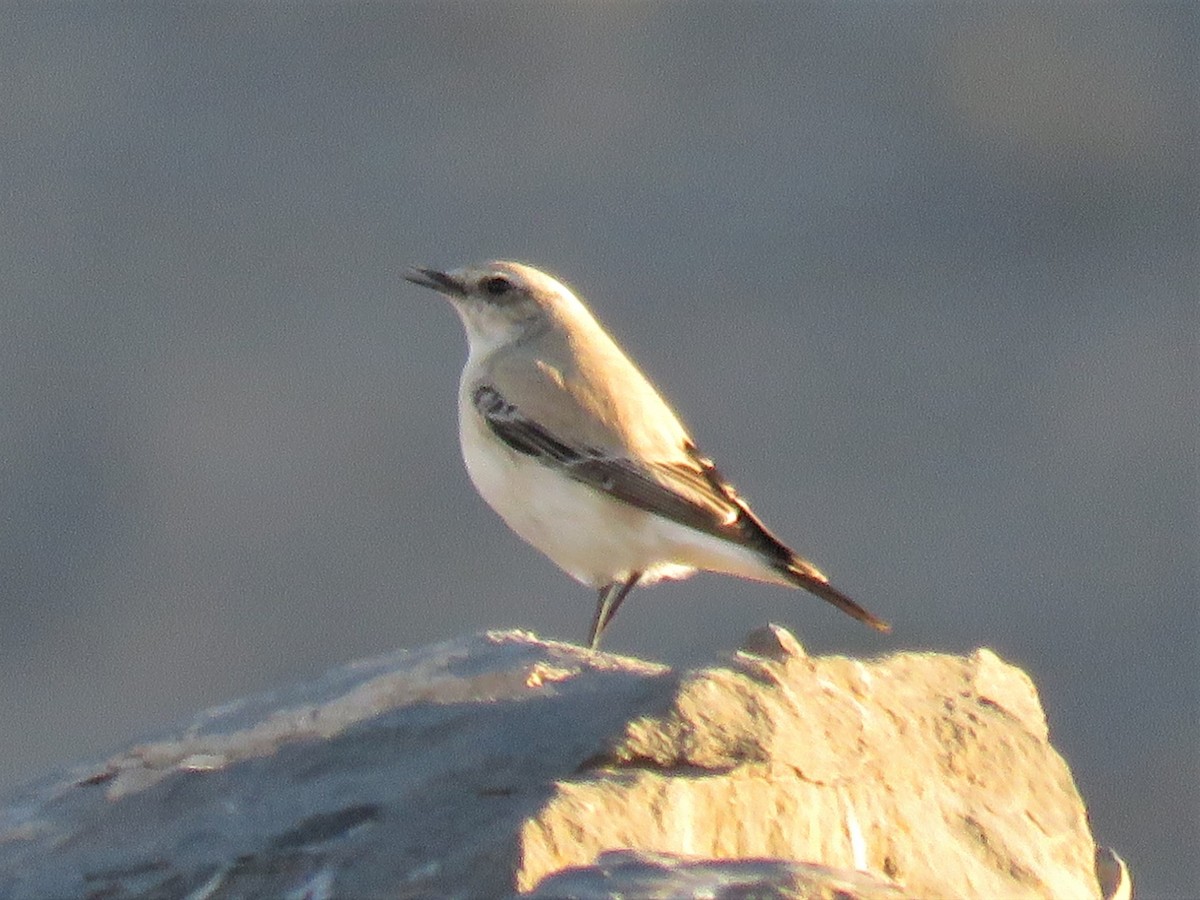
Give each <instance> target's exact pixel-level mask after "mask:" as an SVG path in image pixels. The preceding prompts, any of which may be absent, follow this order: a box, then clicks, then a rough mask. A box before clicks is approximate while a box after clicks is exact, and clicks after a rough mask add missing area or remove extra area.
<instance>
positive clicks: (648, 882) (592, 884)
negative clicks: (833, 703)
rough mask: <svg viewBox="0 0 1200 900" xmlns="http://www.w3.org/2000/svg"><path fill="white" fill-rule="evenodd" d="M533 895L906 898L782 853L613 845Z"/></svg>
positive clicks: (549, 879) (597, 899)
mask: <svg viewBox="0 0 1200 900" xmlns="http://www.w3.org/2000/svg"><path fill="white" fill-rule="evenodd" d="M525 896H527V897H530V898H531V900H561V898H563V897H570V898H571V900H612V898H619V897H637V898H639V900H652V898H674V897H712V898H715V900H723V898H729V900H734V898H737V900H745V898H751V897H752V898H754V900H830V898H837V900H904V898H905V897H906V894H905V893H904V891H902V890H901V889H900V888H899V887H897V886H896V885H894V884H892V883H891V882H888V881H883V880H881V879H878V878H875V877H874V876H871V875H868V874H867V873H865V872H852V871H847V870H844V869H831V868H829V867H828V866H818V865H815V864H813V863H799V862H790V861H787V860H782V859H717V860H714V859H690V858H688V857H684V856H680V855H678V854H675V853H644V852H638V851H635V850H609V851H607V852H605V853H601V854H600V856H599V857H598V858H597V859H596V862H595V863H594V864H593V865H590V866H579V867H578V868H572V869H563V870H561V871H559V872H555V873H554V874H552V875H548V876H546V878H544V879H543V880H542V881H541V882H539V884H538V886H537V887H536V888H534V889H533V892H532V893H531V894H526V895H525Z"/></svg>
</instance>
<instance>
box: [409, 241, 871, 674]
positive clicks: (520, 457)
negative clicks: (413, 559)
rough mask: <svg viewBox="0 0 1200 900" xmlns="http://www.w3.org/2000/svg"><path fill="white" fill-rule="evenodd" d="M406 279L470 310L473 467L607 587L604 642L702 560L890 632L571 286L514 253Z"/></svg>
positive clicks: (517, 524) (468, 451)
mask: <svg viewBox="0 0 1200 900" xmlns="http://www.w3.org/2000/svg"><path fill="white" fill-rule="evenodd" d="M404 277H405V278H406V279H407V280H408V281H410V282H412V283H414V284H417V285H420V286H422V287H426V288H431V289H433V290H434V291H437V292H438V293H440V294H442V295H443V296H444V297H445V298H447V299H448V300H449V301H450V304H451V305H452V306H453V308H454V310H455V312H457V313H458V316H459V318H460V319H461V320H462V324H463V327H464V330H465V331H466V336H467V343H468V354H467V361H466V365H465V366H464V367H463V371H462V377H461V379H460V381H459V391H458V424H459V438H460V442H461V449H462V456H463V461H464V462H465V464H466V469H467V473H468V475H469V476H470V479H471V481H472V483H473V484H474V486H475V489H476V490H477V491H478V492H479V494H480V495H481V496H482V497H483V499H484V501H486V502H487V504H488V505H489V506H491V508H492V509H493V510H494V511H495V512H496V513H497V514H498V515H499V516H500V518H501V519H503V520H504V522H505V523H506V524H507V525H508V526H509V527H510V528H511V529H512V530H513V531H514V532H516V534H517V535H519V536H520V537H521V538H523V539H524V540H525V541H526V542H527V543H529V544H531V545H532V546H533V547H535V548H536V549H537V550H540V551H541V552H542V553H543V554H545V555H546V556H547V557H549V558H550V560H551V561H552V562H554V563H555V564H556V565H557V566H558V567H559V568H560V569H562V570H563V571H564V572H566V573H567V574H568V575H569V576H571V577H572V578H574V579H575V580H576V581H578V582H580V583H582V584H584V585H586V586H588V587H591V588H592V589H594V590H595V591H596V606H595V612H594V614H593V617H592V624H591V628H590V629H589V632H588V638H587V643H588V647H589V648H591V649H592V650H598V649H599V647H600V640H601V636H602V635H603V633H604V630H605V629H606V628H607V627H608V625H609V624H610V623H611V622H612V619H613V617H614V616H615V615H616V614H617V610H618V609H619V608H620V607H621V604H622V603H623V602H624V601H625V599H626V597H628V596H629V593H630V591H632V590H633V588H634V587H636V586H638V585H650V584H653V583H655V582H657V581H660V580H663V579H679V578H686V577H688V576H689V575H691V574H693V573H694V572H696V571H698V570H702V571H710V572H718V573H723V574H726V575H732V576H736V577H740V578H745V579H750V580H754V581H760V582H768V583H772V584H777V585H782V586H786V587H792V588H802V589H804V590H806V591H808V592H810V593H812V594H814V595H816V596H817V597H820V598H821V599H822V600H825V601H827V602H829V603H831V604H833V605H834V606H836V607H837V608H838V609H840V610H842V611H843V612H845V613H847V614H848V615H850V616H852V617H854V618H855V619H857V620H859V621H860V622H864V623H865V624H867V625H869V626H871V627H872V628H875V629H876V630H878V631H882V632H887V631H890V630H891V626H890V625H888V624H887V623H886V622H884V621H883V620H882V619H879V618H878V617H876V616H875V615H874V614H873V613H871V612H869V611H868V610H866V609H865V608H864V607H862V606H860V605H859V604H858V603H856V602H855V601H854V600H851V599H850V598H849V597H848V596H846V595H845V594H843V593H842V592H841V591H840V590H838V589H837V588H835V587H834V586H833V585H832V584H830V583H829V579H828V578H826V577H825V575H823V574H822V573H821V572H820V570H818V569H817V568H816V566H814V565H813V564H812V563H810V562H809V561H808V560H806V559H804V558H803V557H801V556H800V555H798V554H797V553H796V552H795V551H793V550H792V549H791V548H789V547H788V546H787V545H786V544H784V543H783V542H782V541H780V540H779V539H778V538H777V537H775V535H774V534H772V533H771V532H770V531H769V530H768V529H767V527H766V525H764V524H763V522H762V520H760V519H759V518H758V517H757V516H756V515H755V514H754V513H753V512H752V511H751V509H750V507H749V505H748V504H747V503H746V501H745V500H743V499H742V497H741V496H740V495H739V494H738V493H737V491H736V490H735V489H734V487H733V486H732V485H731V484H730V483H729V481H727V480H726V479H725V477H724V476H723V475H722V474H721V473H720V471H719V470H718V469H717V468H716V465H715V464H714V463H713V461H712V460H711V459H709V458H708V457H707V456H705V455H704V454H703V453H701V451H700V449H699V447H698V446H697V445H696V443H695V441H693V439H692V437H691V435H690V434H689V433H688V431H687V429H686V428H685V427H684V426H683V424H682V423H681V422H680V420H679V417H678V416H677V415H676V414H675V412H674V411H673V410H672V409H671V407H670V406H669V405H668V404H667V402H666V401H665V400H664V399H663V398H662V396H661V395H660V394H659V392H658V390H657V389H656V388H655V387H654V386H653V385H652V384H651V382H650V380H649V379H648V378H647V377H646V376H645V375H643V374H642V372H641V371H640V370H639V369H638V367H637V366H636V365H635V364H634V363H633V362H632V361H631V360H630V358H629V357H628V356H627V355H626V354H625V352H624V351H623V350H622V349H621V348H620V347H619V346H618V344H617V343H616V341H615V340H614V339H613V338H612V337H611V336H610V335H609V333H608V332H607V331H606V330H605V329H604V327H603V326H602V325H601V324H600V323H599V322H598V321H597V319H596V318H595V317H594V316H593V315H592V313H591V312H590V311H589V309H588V308H587V306H586V305H585V304H584V302H583V301H582V300H580V299H579V297H577V296H576V295H575V294H574V293H573V292H572V291H571V289H570V288H568V287H567V286H566V285H565V284H563V283H562V282H560V281H559V280H558V279H556V278H554V277H553V276H551V275H548V274H547V273H545V272H542V271H540V270H538V269H535V268H533V267H532V266H529V265H525V264H522V263H518V262H511V261H506V260H496V261H492V262H487V263H484V264H482V265H472V266H463V267H461V268H456V269H451V270H446V271H443V270H439V269H432V268H422V267H414V268H411V269H408V270H407V271H406V272H405V274H404Z"/></svg>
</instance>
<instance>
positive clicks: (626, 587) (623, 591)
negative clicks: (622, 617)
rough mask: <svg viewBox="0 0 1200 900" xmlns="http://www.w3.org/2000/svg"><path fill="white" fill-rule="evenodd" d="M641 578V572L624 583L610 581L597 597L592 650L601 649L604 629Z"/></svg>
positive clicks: (630, 576) (591, 633)
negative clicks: (601, 636)
mask: <svg viewBox="0 0 1200 900" xmlns="http://www.w3.org/2000/svg"><path fill="white" fill-rule="evenodd" d="M641 577H642V573H641V572H633V573H631V574H630V575H629V577H628V578H626V579H625V580H624V581H610V582H609V583H608V584H606V585H605V586H604V587H602V588H600V591H599V594H598V595H597V597H596V615H595V617H594V618H593V619H592V630H591V632H589V633H588V646H589V647H590V648H591V649H593V650H598V649H599V648H600V635H601V634H603V633H604V629H605V628H607V627H608V623H609V622H611V621H612V618H613V616H615V615H616V614H617V610H618V609H619V608H620V607H621V603H622V601H623V600H624V599H625V598H626V597H627V596H629V592H630V591H632V590H633V588H634V585H636V584H637V583H638V579H639V578H641Z"/></svg>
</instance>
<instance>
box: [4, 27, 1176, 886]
mask: <svg viewBox="0 0 1200 900" xmlns="http://www.w3.org/2000/svg"><path fill="white" fill-rule="evenodd" d="M1198 37H1200V27H1198V17H1197V14H1196V7H1195V6H1194V5H1192V4H1179V5H1168V4H1149V5H1137V6H1129V7H1120V6H1093V5H1078V6H1069V7H1035V6H1024V5H1017V4H1003V5H995V6H993V5H972V6H960V5H957V4H954V5H895V6H893V5H883V4H878V5H876V4H871V5H861V6H845V5H816V6H809V5H800V4H786V5H783V4H781V5H755V6H741V5H739V6H737V7H729V6H724V5H714V6H703V5H682V4H680V5H654V6H634V5H628V4H599V5H587V6H584V5H556V6H548V5H547V6H543V5H532V4H530V5H516V6H513V5H479V6H475V5H449V4H438V5H422V6H404V5H394V4H388V5H378V6H373V5H367V6H359V5H355V6H350V5H346V6H336V5H308V6H306V5H300V6H276V5H265V4H264V5H250V6H245V5H240V6H222V5H211V4H204V5H184V6H178V5H172V4H155V5H143V4H139V5H130V6H120V5H113V4H108V5H102V6H89V5H82V4H73V5H59V6H52V5H43V4H30V5H12V4H10V5H8V6H6V7H5V8H3V9H2V10H0V114H2V116H3V120H2V121H3V125H2V129H0V188H2V193H0V215H2V216H3V223H2V225H3V227H2V228H0V303H2V304H3V305H2V318H0V378H2V383H3V390H2V391H0V426H2V427H0V467H2V468H0V529H2V532H0V534H2V539H0V553H2V558H0V604H2V606H0V614H2V616H3V620H2V621H3V629H2V631H0V673H2V678H0V721H2V722H3V723H4V728H3V732H2V733H3V740H2V742H0V784H2V785H7V786H12V785H13V784H15V783H17V782H18V781H20V780H23V779H27V778H30V777H33V776H35V775H37V774H39V773H41V772H43V771H44V770H46V769H47V768H49V767H51V766H52V765H53V764H55V763H57V762H61V761H67V760H72V759H76V758H79V757H81V756H86V755H89V754H94V753H97V752H101V751H103V750H105V749H106V748H108V747H109V746H111V745H113V744H115V743H119V742H121V741H123V740H125V739H127V738H129V737H131V736H136V735H138V734H141V733H143V732H144V731H146V730H147V729H151V728H154V727H156V726H158V725H161V724H164V723H167V722H170V721H172V720H174V719H176V718H178V717H180V716H182V715H185V714H187V713H189V712H190V711H192V710H194V709H196V708H199V707H202V706H204V705H209V704H214V703H217V702H219V701H223V700H226V699H229V698H233V697H236V696H240V695H243V694H246V693H249V692H254V691H259V690H262V689H265V688H267V687H270V686H275V685H280V684H284V683H287V682H289V681H291V680H294V679H301V678H307V677H311V676H313V675H316V674H318V673H320V672H321V671H323V670H324V669H325V668H326V667H328V666H331V665H333V664H335V663H338V662H340V661H345V660H348V659H352V658H354V657H357V656H361V655H365V654H373V653H378V652H381V651H384V650H387V649H389V648H392V647H395V646H416V645H420V644H423V643H426V642H430V641H436V640H439V639H443V638H447V637H450V636H453V635H457V634H462V633H465V632H469V631H473V630H477V629H482V628H487V627H502V626H503V627H507V626H520V627H524V628H530V629H535V630H536V631H537V632H539V633H540V634H543V635H546V636H553V637H560V638H564V639H570V640H578V639H580V638H582V637H583V635H584V633H585V631H586V627H587V624H588V621H589V616H590V614H591V604H592V596H591V593H590V592H589V591H587V590H585V589H583V588H582V587H580V586H578V585H575V584H573V583H572V582H570V581H569V580H567V579H566V578H565V577H564V576H562V575H561V574H560V573H558V572H557V571H556V570H555V569H553V567H552V566H551V565H550V563H548V562H547V561H545V560H544V559H542V558H541V557H540V556H538V555H537V554H536V553H535V552H533V551H532V550H529V549H527V548H526V547H525V546H524V545H522V544H521V543H520V542H519V541H518V540H517V539H516V538H515V537H513V536H512V535H510V534H509V533H508V532H507V530H506V529H505V528H504V527H503V525H502V524H501V523H500V522H499V520H498V519H496V518H495V517H494V516H493V515H492V513H491V512H490V511H489V510H488V509H486V508H485V507H484V506H483V504H482V502H481V501H480V500H479V499H478V498H477V497H476V496H475V494H474V493H473V491H472V490H471V488H470V485H469V483H468V481H467V478H466V475H465V473H464V472H463V471H462V466H461V462H460V460H459V457H458V448H457V435H456V425H455V418H454V414H453V411H452V404H453V398H454V395H455V386H456V379H457V377H458V372H459V368H460V366H461V363H462V360H463V358H464V355H465V342H464V340H463V338H462V335H461V333H460V327H459V325H458V323H457V321H456V320H455V318H454V316H453V315H452V313H451V312H450V310H449V309H448V308H447V307H446V306H445V304H444V303H442V302H441V301H440V300H439V299H438V298H437V297H436V296H434V295H433V294H432V293H429V292H427V291H423V290H421V289H419V288H416V287H413V286H411V285H408V284H407V283H405V282H404V281H402V280H401V279H400V272H401V270H402V267H403V266H406V265H409V264H413V263H417V264H426V265H435V266H453V265H456V264H460V263H464V262H468V261H477V260H481V259H487V258H490V257H508V258H516V259H521V260H525V261H527V262H531V263H533V264H535V265H539V266H541V267H543V268H546V269H548V270H550V271H552V272H555V273H557V274H559V275H560V276H561V277H562V278H564V279H565V280H566V281H568V283H570V284H572V285H573V286H574V287H576V288H577V289H578V290H579V292H580V293H581V294H582V295H583V296H584V297H586V298H587V299H588V300H589V302H590V303H591V305H592V306H593V308H594V309H595V310H596V311H597V312H598V314H599V315H600V317H601V318H602V319H603V321H604V322H605V323H606V324H607V325H608V326H609V328H610V330H612V331H613V332H614V334H615V335H616V336H617V338H618V339H619V340H620V341H622V342H623V343H624V344H625V346H626V347H627V348H628V349H629V350H630V352H631V354H632V355H633V356H634V358H635V359H637V360H638V361H639V362H640V363H641V364H642V366H643V368H644V369H645V370H646V371H647V372H648V373H649V374H650V376H651V377H652V378H653V379H655V380H656V382H657V383H658V384H659V386H660V387H661V388H662V389H663V391H664V392H665V394H666V395H667V396H668V397H669V398H671V400H672V401H673V402H674V403H675V405H676V406H677V407H678V409H679V410H680V411H681V413H682V415H683V417H684V419H685V421H687V422H688V423H689V424H690V426H691V427H692V429H693V430H694V432H695V433H696V435H697V437H698V440H699V442H700V444H701V446H702V448H704V449H705V450H706V452H708V453H709V454H710V455H712V456H714V457H715V458H716V459H717V461H718V463H719V464H720V465H721V466H722V468H723V469H724V470H725V472H726V474H727V475H728V476H729V477H731V478H732V479H733V480H734V481H735V483H736V484H737V485H738V486H739V487H740V488H741V490H742V491H743V493H744V494H745V495H746V496H747V497H748V498H749V499H750V500H751V501H752V502H753V503H754V506H755V508H756V509H757V510H758V511H759V512H760V514H761V515H762V516H763V517H764V518H765V519H766V520H767V522H768V523H769V524H771V525H772V526H773V527H774V528H775V530H777V531H778V532H779V533H780V534H781V535H782V536H783V537H784V538H785V539H787V540H789V541H790V542H791V543H793V544H794V545H795V546H796V547H797V548H798V549H800V550H801V551H802V552H804V553H806V554H807V555H809V556H810V557H811V558H812V559H813V560H814V561H815V562H817V564H818V565H820V566H821V567H822V568H823V569H824V570H825V571H826V572H828V573H831V574H832V575H833V576H834V581H835V583H838V584H840V585H841V586H842V587H843V588H844V589H845V590H847V591H848V592H849V593H851V594H852V595H854V596H856V597H858V598H859V599H861V600H862V601H863V602H864V603H866V604H867V605H868V606H870V607H871V608H873V609H874V610H875V611H877V612H878V613H880V614H881V615H883V616H885V617H886V618H889V619H890V620H891V621H892V622H893V624H894V625H895V633H894V635H892V636H891V637H885V636H880V635H876V634H874V633H872V632H870V631H869V630H867V629H865V628H863V627H862V626H861V625H858V624H857V623H855V622H853V621H851V620H850V619H848V618H846V617H844V616H841V615H839V614H837V613H836V612H835V611H833V610H831V609H829V608H828V607H826V606H825V605H824V604H821V603H820V602H819V601H817V600H814V599H812V598H809V597H807V596H805V595H800V594H791V593H789V592H786V591H782V590H779V589H775V588H771V587H764V586H758V585H752V584H747V583H741V582H735V581H732V580H728V579H722V578H718V577H716V576H699V577H697V578H695V579H693V580H691V581H688V582H683V583H680V584H673V585H666V586H661V587H658V588H654V589H652V590H646V591H642V592H638V593H635V594H634V595H633V597H632V599H631V600H630V602H629V603H628V605H627V606H626V607H625V609H624V610H623V611H622V613H621V615H620V616H619V617H618V618H617V620H616V622H615V624H614V625H613V627H612V628H611V630H610V631H609V633H608V636H607V646H608V648H609V649H612V650H616V651H621V652H626V653H631V654H642V655H648V656H652V657H656V658H659V659H665V660H667V661H671V662H675V663H691V662H700V661H705V660H711V659H714V658H716V657H717V656H719V654H720V653H722V652H724V651H727V650H729V649H730V648H732V647H734V646H735V645H736V643H737V642H738V640H739V638H740V637H741V636H742V635H743V634H744V633H745V632H747V631H748V630H750V629H751V628H753V627H755V626H757V625H759V624H761V623H763V622H766V621H768V620H773V621H777V622H781V623H783V624H786V625H787V626H789V627H790V628H792V629H793V630H795V631H796V632H797V633H798V634H799V635H800V636H801V639H802V640H803V641H804V642H805V644H806V645H807V646H808V647H809V649H810V650H811V651H813V652H822V653H825V652H847V653H857V654H881V653H887V652H891V651H894V650H898V649H902V648H919V649H930V650H944V651H951V652H963V651H968V650H970V649H971V648H974V647H977V646H980V645H986V646H990V647H993V648H995V649H996V650H997V651H998V652H999V653H1000V654H1002V655H1003V656H1004V657H1005V658H1007V659H1009V660H1011V661H1013V662H1015V663H1017V664H1019V665H1021V666H1024V667H1027V668H1028V670H1029V671H1030V673H1031V674H1032V675H1033V677H1034V678H1035V679H1036V680H1037V683H1038V685H1039V687H1040V689H1041V692H1042V698H1043V701H1044V703H1045V705H1046V709H1047V712H1048V716H1049V719H1050V725H1051V730H1052V735H1053V738H1054V740H1055V742H1056V744H1057V746H1059V747H1060V749H1061V750H1062V752H1063V753H1064V755H1065V756H1066V758H1067V759H1068V761H1069V762H1070V763H1071V764H1072V766H1073V767H1074V771H1075V773H1076V776H1077V778H1078V782H1079V785H1080V788H1081V790H1082V792H1083V794H1084V796H1085V798H1086V799H1087V801H1088V803H1089V805H1090V809H1091V814H1092V819H1093V823H1094V826H1095V829H1096V833H1097V836H1098V838H1099V839H1100V840H1101V841H1103V842H1105V843H1109V844H1112V845H1113V846H1115V847H1116V848H1117V849H1118V850H1119V851H1120V852H1122V853H1123V854H1125V855H1126V857H1127V858H1128V860H1129V862H1130V863H1131V865H1132V867H1133V870H1134V873H1135V877H1137V878H1138V879H1139V886H1140V888H1142V890H1143V893H1142V896H1144V897H1151V896H1179V895H1193V896H1194V895H1196V894H1197V893H1200V862H1198V859H1200V853H1198V852H1197V849H1198V843H1200V842H1198V839H1197V807H1198V803H1200V799H1198V796H1197V785H1198V783H1200V766H1198V764H1197V747H1198V746H1200V727H1198V719H1200V716H1198V697H1197V693H1198V691H1197V646H1196V640H1197V624H1198V623H1197V581H1198V578H1197V569H1198V566H1197V547H1198V536H1197V472H1198V470H1197V409H1196V402H1195V390H1196V387H1197V383H1196V381H1197V379H1196V372H1197V334H1198V328H1200V322H1198V315H1197V307H1196V302H1195V295H1196V278H1197V274H1198V273H1197V239H1198V235H1197V203H1198V198H1200V192H1198V191H1197V164H1196V158H1195V155H1194V154H1195V153H1196V145H1195V125H1196V117H1195V116H1196V94H1197V91H1196V87H1197V71H1196V70H1197V64H1196V60H1197V59H1198V58H1200V41H1198Z"/></svg>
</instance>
